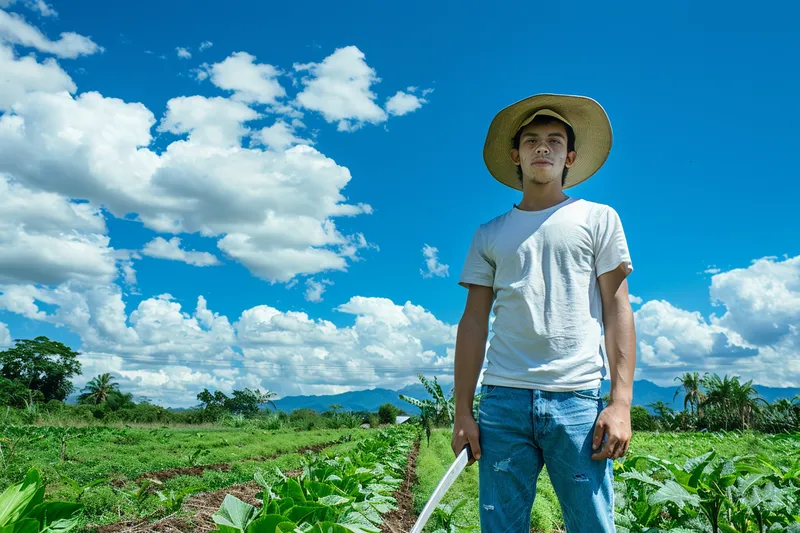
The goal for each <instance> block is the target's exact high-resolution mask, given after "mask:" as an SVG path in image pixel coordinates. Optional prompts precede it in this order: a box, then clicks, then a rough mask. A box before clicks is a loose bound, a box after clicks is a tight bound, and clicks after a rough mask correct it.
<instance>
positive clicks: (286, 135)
mask: <svg viewBox="0 0 800 533" xmlns="http://www.w3.org/2000/svg"><path fill="white" fill-rule="evenodd" d="M254 138H255V139H256V140H257V141H258V142H260V143H261V144H263V145H264V146H268V147H269V148H271V149H272V150H275V151H278V152H282V151H284V150H286V149H287V148H289V147H290V146H293V145H295V144H313V143H312V142H311V141H308V140H306V139H303V138H301V137H298V136H296V135H295V127H294V126H292V125H290V124H287V123H286V122H285V121H283V120H282V119H278V120H276V121H275V123H274V124H273V125H272V126H267V127H264V128H261V130H259V131H257V132H256V133H255V134H254Z"/></svg>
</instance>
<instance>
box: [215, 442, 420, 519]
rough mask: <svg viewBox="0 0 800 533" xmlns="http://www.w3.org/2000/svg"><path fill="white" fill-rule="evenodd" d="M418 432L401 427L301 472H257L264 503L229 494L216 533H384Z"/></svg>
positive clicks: (317, 461) (316, 459) (317, 460)
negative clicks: (291, 474)
mask: <svg viewBox="0 0 800 533" xmlns="http://www.w3.org/2000/svg"><path fill="white" fill-rule="evenodd" d="M413 437H414V432H413V430H410V429H409V428H408V427H405V426H396V427H394V428H391V429H390V430H383V431H381V432H380V433H378V434H377V435H375V436H374V437H371V438H369V439H367V440H364V441H362V442H360V443H359V444H358V445H357V446H356V447H355V449H353V450H352V451H351V452H349V453H346V454H341V455H337V456H335V457H333V458H327V457H314V458H313V459H311V460H310V461H308V462H307V463H306V464H305V466H304V468H303V472H302V474H301V475H300V476H299V477H298V478H297V479H294V478H288V477H286V476H285V475H283V474H282V473H281V472H280V471H278V472H277V473H276V475H275V476H272V479H269V480H268V479H267V478H266V477H265V476H264V475H262V474H260V473H259V474H257V475H256V476H255V480H256V481H257V482H258V483H259V484H260V485H261V487H262V489H263V490H262V491H261V492H260V493H259V494H257V495H256V497H257V498H258V499H260V500H262V501H263V506H262V507H261V508H256V507H254V506H252V505H249V504H248V503H245V502H243V501H241V500H239V499H238V498H236V497H234V496H232V495H230V494H228V495H227V496H226V497H225V500H224V501H223V503H222V506H221V507H220V509H219V511H218V512H217V513H216V514H215V515H214V516H213V518H214V521H215V522H216V524H217V527H218V529H216V530H215V533H234V532H242V533H245V532H246V533H276V532H277V533H280V532H281V531H287V532H288V531H304V532H310V533H323V532H325V533H360V532H373V533H379V532H380V531H381V530H380V527H379V526H380V524H381V523H382V522H383V518H382V516H383V515H384V514H386V513H388V512H389V511H391V510H393V509H396V508H397V501H396V500H395V498H394V496H393V493H394V491H395V490H396V489H398V488H399V486H400V484H401V483H402V481H403V477H404V475H405V471H406V464H407V460H408V453H409V451H410V449H411V446H412V440H413Z"/></svg>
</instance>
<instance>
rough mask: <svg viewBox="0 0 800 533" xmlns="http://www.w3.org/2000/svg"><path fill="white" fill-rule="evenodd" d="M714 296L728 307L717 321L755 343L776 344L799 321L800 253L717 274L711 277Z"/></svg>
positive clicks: (767, 258) (716, 300) (715, 320)
mask: <svg viewBox="0 0 800 533" xmlns="http://www.w3.org/2000/svg"><path fill="white" fill-rule="evenodd" d="M711 299H712V301H713V302H714V303H716V304H722V305H724V306H725V307H726V309H727V310H726V312H725V314H724V315H723V316H722V317H721V318H719V319H716V318H715V319H713V320H712V321H713V322H714V323H715V324H719V325H720V326H723V327H726V328H729V329H733V330H735V331H737V332H739V333H740V334H741V335H742V337H744V338H745V340H747V341H748V342H751V343H753V344H756V345H759V346H765V345H771V344H775V343H777V342H779V341H780V339H781V338H783V337H785V336H786V335H789V334H790V333H791V331H790V330H791V326H793V325H794V326H796V325H798V324H800V256H797V257H793V258H787V259H785V260H783V261H776V258H774V257H765V258H762V259H758V260H756V261H753V264H752V265H750V266H749V267H748V268H737V269H734V270H730V271H727V272H723V273H720V274H717V275H715V276H714V277H713V278H711Z"/></svg>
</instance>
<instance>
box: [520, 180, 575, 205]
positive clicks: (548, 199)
mask: <svg viewBox="0 0 800 533" xmlns="http://www.w3.org/2000/svg"><path fill="white" fill-rule="evenodd" d="M567 198H569V196H567V195H566V194H564V191H563V190H562V188H561V180H553V181H551V182H550V183H547V184H545V185H537V184H535V183H530V182H529V183H527V184H526V186H525V188H524V190H523V192H522V200H520V202H519V204H518V205H517V209H521V210H523V211H541V210H543V209H549V208H551V207H553V206H554V205H558V204H560V203H561V202H563V201H564V200H566V199H567Z"/></svg>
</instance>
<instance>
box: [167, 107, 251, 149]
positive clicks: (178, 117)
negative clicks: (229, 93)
mask: <svg viewBox="0 0 800 533" xmlns="http://www.w3.org/2000/svg"><path fill="white" fill-rule="evenodd" d="M257 118H259V114H258V113H257V112H256V111H254V110H253V109H250V108H249V107H247V106H246V105H244V104H243V103H241V102H233V101H231V100H228V99H227V98H222V97H219V96H217V97H214V98H206V97H204V96H188V97H187V96H180V97H178V98H172V99H171V100H170V101H169V102H167V111H166V114H165V116H164V118H163V120H162V121H161V124H159V126H158V131H168V132H171V133H176V134H183V133H188V134H189V140H191V141H192V142H193V143H196V144H210V145H214V146H239V145H240V144H241V140H242V137H243V136H245V135H247V134H248V132H249V130H248V129H247V128H245V127H244V126H243V123H245V122H249V121H252V120H256V119H257Z"/></svg>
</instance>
